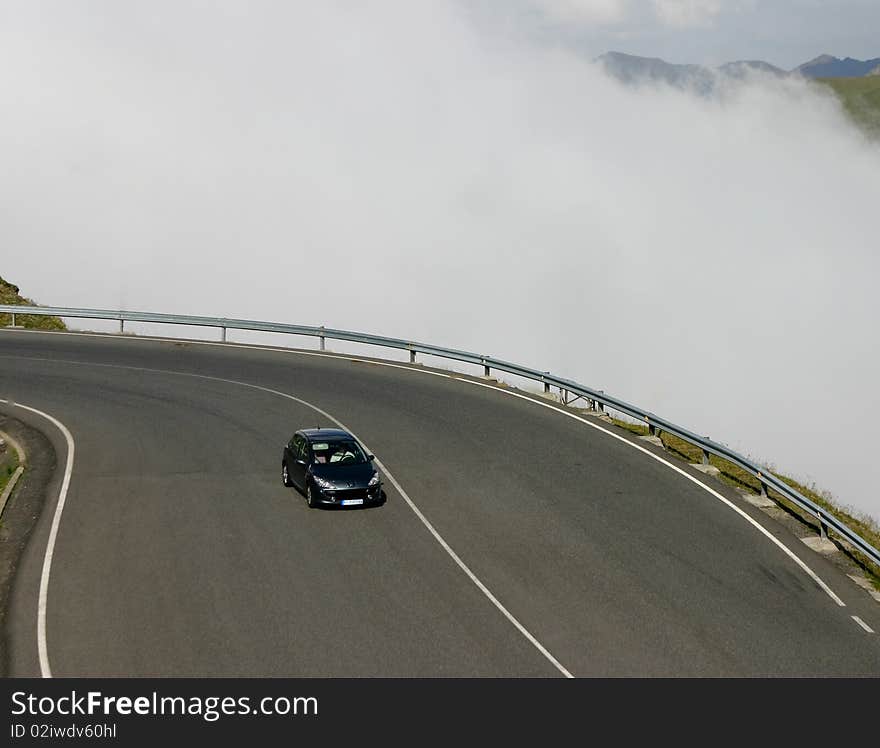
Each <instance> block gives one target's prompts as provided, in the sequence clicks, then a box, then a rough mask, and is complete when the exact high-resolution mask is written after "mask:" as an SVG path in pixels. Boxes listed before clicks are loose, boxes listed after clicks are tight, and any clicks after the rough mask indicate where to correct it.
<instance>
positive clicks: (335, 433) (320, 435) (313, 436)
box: [300, 429, 354, 442]
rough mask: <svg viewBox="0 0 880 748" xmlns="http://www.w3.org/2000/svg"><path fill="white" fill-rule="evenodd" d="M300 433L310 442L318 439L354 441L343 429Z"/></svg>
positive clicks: (303, 430)
mask: <svg viewBox="0 0 880 748" xmlns="http://www.w3.org/2000/svg"><path fill="white" fill-rule="evenodd" d="M300 433H301V434H302V435H303V436H304V437H305V438H306V439H308V440H309V441H310V442H313V441H317V440H318V439H339V438H343V439H354V437H353V436H352V435H351V434H349V433H348V432H347V431H343V430H342V429H302V431H300Z"/></svg>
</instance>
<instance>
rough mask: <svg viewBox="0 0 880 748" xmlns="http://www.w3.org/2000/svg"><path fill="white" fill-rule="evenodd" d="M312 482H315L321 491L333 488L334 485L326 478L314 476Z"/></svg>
mask: <svg viewBox="0 0 880 748" xmlns="http://www.w3.org/2000/svg"><path fill="white" fill-rule="evenodd" d="M312 480H313V481H315V485H316V486H317V487H318V488H321V489H324V490H326V489H328V488H333V484H332V483H331V482H330V481H329V480H327V479H326V478H321V477H320V476H317V475H313V476H312Z"/></svg>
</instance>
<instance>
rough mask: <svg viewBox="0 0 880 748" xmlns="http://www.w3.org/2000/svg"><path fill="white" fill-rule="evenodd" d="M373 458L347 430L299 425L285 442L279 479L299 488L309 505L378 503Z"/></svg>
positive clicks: (379, 492)
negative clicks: (299, 428) (308, 427)
mask: <svg viewBox="0 0 880 748" xmlns="http://www.w3.org/2000/svg"><path fill="white" fill-rule="evenodd" d="M375 459H376V458H375V457H374V456H373V455H371V454H369V453H368V452H367V451H366V450H365V449H364V448H363V447H362V446H361V445H360V444H359V443H358V440H357V439H355V438H354V436H352V435H351V434H349V433H348V432H347V431H343V430H342V429H302V430H300V431H297V432H296V433H295V434H294V435H293V437H291V439H290V441H289V442H288V443H287V444H286V445H285V446H284V456H283V457H282V458H281V480H282V481H283V483H284V485H285V486H294V487H296V488H298V489H299V490H300V491H302V492H303V493H304V494H305V495H306V501H307V502H308V505H309V506H310V507H314V506H364V505H366V504H381V503H382V502H383V501H384V500H385V493H384V491H382V479H381V478H380V477H379V471H378V470H376V467H375V465H373V460H375Z"/></svg>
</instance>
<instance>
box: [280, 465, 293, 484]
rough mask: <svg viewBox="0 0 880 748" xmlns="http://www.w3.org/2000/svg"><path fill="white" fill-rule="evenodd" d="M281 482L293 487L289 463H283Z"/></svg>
mask: <svg viewBox="0 0 880 748" xmlns="http://www.w3.org/2000/svg"><path fill="white" fill-rule="evenodd" d="M281 482H282V483H283V484H284V485H285V486H287V487H288V488H290V487H291V486H292V485H293V481H292V480H290V473H288V472H287V463H286V462H283V463H281Z"/></svg>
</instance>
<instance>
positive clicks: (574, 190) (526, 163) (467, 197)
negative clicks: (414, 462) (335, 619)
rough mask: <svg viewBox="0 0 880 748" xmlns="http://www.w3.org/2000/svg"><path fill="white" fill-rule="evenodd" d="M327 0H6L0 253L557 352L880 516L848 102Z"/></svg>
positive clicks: (869, 200) (253, 310) (31, 285)
mask: <svg viewBox="0 0 880 748" xmlns="http://www.w3.org/2000/svg"><path fill="white" fill-rule="evenodd" d="M317 5H319V7H314V6H313V5H309V6H307V7H306V6H303V7H302V8H300V9H299V10H297V9H296V8H292V7H290V6H289V5H287V4H274V3H261V4H257V5H249V6H248V8H249V9H248V11H247V12H245V11H244V10H243V8H244V6H243V5H237V4H207V5H205V4H184V3H161V2H159V3H150V4H149V5H141V6H140V7H138V6H133V5H129V4H125V7H124V8H123V7H122V4H115V3H111V2H107V3H91V4H89V9H90V12H89V13H88V14H87V13H85V12H84V11H83V9H82V7H81V6H80V8H79V10H77V9H76V8H74V7H73V5H72V4H58V5H56V6H54V7H52V9H51V12H50V11H49V10H45V11H40V10H39V9H38V8H36V4H22V5H20V6H17V7H16V6H14V5H13V6H9V7H11V8H14V10H8V9H7V11H5V16H4V18H3V19H2V21H3V23H2V24H0V82H2V90H3V92H4V96H3V99H2V101H3V104H2V107H3V116H2V118H0V166H2V168H0V174H2V176H0V204H2V206H3V207H2V211H3V218H2V221H0V274H2V275H3V277H5V278H7V279H8V280H10V281H12V282H14V283H16V284H18V285H19V286H21V288H22V292H23V293H25V294H26V295H28V296H32V297H34V298H36V299H38V300H40V301H41V302H43V303H47V304H55V305H66V306H95V307H111V308H118V307H123V308H128V309H144V310H152V311H169V312H172V311H173V312H180V313H194V314H217V315H223V316H239V317H249V318H256V319H270V320H278V321H287V322H295V323H303V324H325V325H327V326H334V327H342V328H348V329H356V330H364V331H369V332H375V333H379V334H385V335H391V336H400V337H410V338H413V339H417V340H424V341H429V342H433V343H437V344H442V345H449V346H452V347H458V348H464V349H469V350H479V351H482V352H486V353H488V354H491V355H494V356H497V357H499V358H506V359H509V360H513V361H517V362H519V363H523V364H527V365H532V366H535V367H537V368H541V369H548V370H551V371H554V372H555V373H559V374H560V375H563V376H567V377H570V378H572V379H576V380H579V381H582V382H584V383H585V384H588V385H590V386H595V387H598V388H601V389H604V390H606V391H607V392H610V393H613V394H615V395H617V396H619V397H622V398H624V399H627V400H630V401H632V402H635V403H638V404H639V405H642V406H644V407H647V408H650V409H652V410H653V411H654V412H656V413H658V414H661V415H663V416H665V417H667V418H669V419H671V420H673V421H676V422H678V423H681V424H683V425H686V426H688V427H690V428H692V429H694V430H696V431H699V432H700V433H704V434H707V435H710V436H712V437H713V438H715V439H719V440H722V441H725V442H727V443H728V444H730V445H731V446H733V447H734V448H736V449H739V450H741V451H744V452H746V453H748V454H751V455H753V456H755V457H757V458H760V459H763V460H769V461H772V462H773V463H775V464H776V465H777V467H779V468H780V469H784V470H786V471H788V472H790V473H794V474H795V475H796V476H797V477H800V478H802V479H805V480H807V481H810V480H815V481H816V482H817V483H818V484H819V485H820V486H821V487H824V488H826V489H829V490H831V491H832V492H833V493H834V494H835V495H836V497H837V499H838V501H840V502H841V503H844V504H848V505H852V506H854V507H856V508H858V509H859V510H861V511H864V512H868V513H871V514H873V516H874V517H880V493H878V491H877V490H876V486H877V485H878V482H880V467H878V461H877V460H876V459H875V458H874V455H873V449H872V444H871V439H870V430H871V429H873V426H874V424H875V423H877V422H878V421H880V398H878V396H877V394H876V390H875V386H876V382H878V381H880V346H878V342H877V340H878V336H877V332H876V324H877V320H878V319H880V301H878V298H880V297H878V294H877V293H876V290H875V289H874V288H873V287H872V286H873V285H874V284H875V282H876V278H877V277H878V271H880V257H878V252H877V246H878V241H877V228H876V219H875V218H874V216H875V215H876V211H877V197H878V195H880V147H878V146H877V145H876V144H871V143H868V142H867V141H865V139H864V138H863V137H862V136H861V135H860V134H859V132H858V131H857V130H856V129H855V128H854V127H853V126H852V125H850V124H849V122H848V120H847V119H846V117H845V115H844V114H843V113H842V112H841V110H840V108H839V107H838V106H837V104H836V103H835V102H834V100H833V99H831V98H830V97H828V96H826V95H823V94H821V93H819V92H818V91H817V90H816V89H813V88H811V87H809V86H808V85H807V84H806V83H803V82H797V81H780V80H770V79H760V78H756V79H754V80H752V81H750V82H749V84H748V85H745V86H732V87H729V88H727V89H725V91H724V92H723V94H722V95H721V96H719V97H715V98H711V99H706V98H700V97H697V96H692V95H689V94H686V93H683V92H680V91H674V90H669V89H663V88H644V87H643V88H638V89H631V88H626V87H623V86H621V85H619V84H617V83H615V82H613V81H611V80H609V79H607V78H606V77H605V76H604V75H603V74H602V73H601V72H600V71H598V70H597V69H595V68H594V67H593V66H592V65H591V64H589V62H588V61H587V60H585V59H583V58H582V57H580V56H578V55H577V54H576V53H575V52H573V51H571V50H568V49H566V48H564V47H552V46H549V45H547V44H541V45H539V44H536V43H533V42H528V41H524V40H523V39H522V38H521V37H519V36H516V35H515V34H512V33H510V34H508V33H507V32H503V31H499V30H494V31H493V30H492V29H491V28H489V27H488V26H487V24H486V23H485V19H484V18H481V20H480V22H479V23H478V24H476V23H473V21H472V19H470V18H469V17H468V15H467V13H466V12H465V11H464V10H462V6H459V5H457V4H455V3H449V4H443V3H432V4H430V5H428V6H425V5H421V4H419V7H415V5H416V4H411V3H404V2H399V3H398V2H386V3H377V4H373V3H370V4H353V3H344V2H340V3H326V4H323V3H322V4H317Z"/></svg>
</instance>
